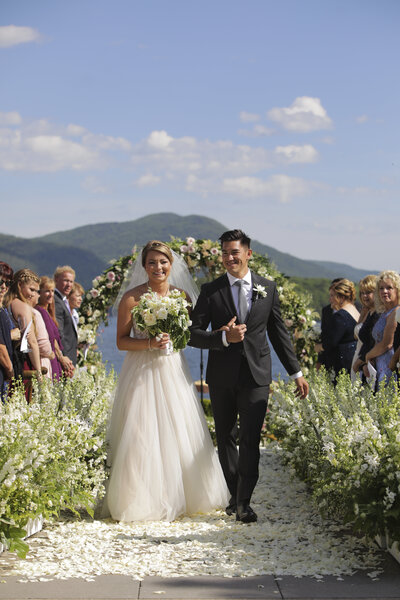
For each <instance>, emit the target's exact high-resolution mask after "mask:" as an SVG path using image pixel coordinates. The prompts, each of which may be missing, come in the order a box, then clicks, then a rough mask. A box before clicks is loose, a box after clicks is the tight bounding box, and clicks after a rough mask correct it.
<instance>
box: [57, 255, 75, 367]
mask: <svg viewBox="0 0 400 600" xmlns="http://www.w3.org/2000/svg"><path fill="white" fill-rule="evenodd" d="M54 281H55V286H56V287H55V290H54V303H55V307H56V319H57V323H58V328H59V330H60V336H61V342H62V345H63V348H64V351H63V353H64V355H65V356H67V357H68V358H69V359H70V361H71V363H72V367H75V365H76V360H77V350H78V333H77V330H76V327H75V324H74V319H73V317H72V314H71V309H70V306H69V303H68V295H69V294H70V292H71V290H72V286H73V283H74V281H75V271H74V270H73V268H72V267H69V266H67V265H66V266H63V267H57V269H56V270H55V273H54ZM65 374H66V375H67V376H68V377H69V376H71V369H69V370H68V371H66V372H65Z"/></svg>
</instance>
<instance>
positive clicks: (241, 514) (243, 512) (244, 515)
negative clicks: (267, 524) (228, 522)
mask: <svg viewBox="0 0 400 600" xmlns="http://www.w3.org/2000/svg"><path fill="white" fill-rule="evenodd" d="M236 521H241V522H242V523H255V522H256V521H257V515H256V513H255V512H254V510H253V509H252V508H251V506H250V504H238V507H237V511H236Z"/></svg>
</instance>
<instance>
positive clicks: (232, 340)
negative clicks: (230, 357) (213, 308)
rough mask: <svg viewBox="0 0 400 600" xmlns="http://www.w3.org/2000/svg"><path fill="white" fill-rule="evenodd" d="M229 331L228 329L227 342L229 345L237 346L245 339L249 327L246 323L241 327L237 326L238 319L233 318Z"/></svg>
mask: <svg viewBox="0 0 400 600" xmlns="http://www.w3.org/2000/svg"><path fill="white" fill-rule="evenodd" d="M227 327H228V329H226V330H225V331H226V334H225V335H226V341H227V342H228V343H229V344H237V343H238V342H242V341H243V339H244V334H245V333H246V331H247V325H245V324H244V323H243V324H241V325H236V317H233V319H232V320H231V321H229V323H228V326H227Z"/></svg>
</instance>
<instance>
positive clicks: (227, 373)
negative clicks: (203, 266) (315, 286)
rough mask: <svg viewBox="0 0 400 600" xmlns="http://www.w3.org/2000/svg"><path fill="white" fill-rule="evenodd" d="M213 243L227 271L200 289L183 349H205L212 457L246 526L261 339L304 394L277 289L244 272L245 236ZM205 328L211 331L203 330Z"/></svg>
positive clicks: (265, 366)
mask: <svg viewBox="0 0 400 600" xmlns="http://www.w3.org/2000/svg"><path fill="white" fill-rule="evenodd" d="M220 241H221V247H222V263H223V265H224V267H225V269H226V270H227V273H225V275H222V277H219V278H218V279H216V280H215V281H213V282H211V283H206V284H204V285H203V286H202V288H201V293H200V296H199V299H198V301H197V304H196V306H195V308H194V310H193V313H192V316H191V319H192V323H193V324H192V327H191V339H190V342H189V343H190V345H191V346H195V347H197V348H208V349H209V350H210V352H209V356H208V365H207V383H208V385H209V390H210V398H211V404H212V409H213V414H214V420H215V429H216V435H217V444H218V454H219V459H220V462H221V466H222V470H223V472H224V476H225V479H226V482H227V485H228V488H229V491H230V493H231V499H230V502H229V505H228V506H227V507H226V512H227V514H228V515H232V514H233V513H235V512H236V520H237V521H241V522H243V523H251V522H254V521H257V515H256V513H255V512H254V511H253V509H252V508H251V506H250V499H251V495H252V493H253V490H254V487H255V485H256V483H257V480H258V463H259V459H260V451H259V444H260V433H261V428H262V425H263V422H264V418H265V413H266V410H267V402H268V395H269V384H270V383H271V356H270V348H269V346H268V342H267V337H266V334H267V333H268V337H269V339H270V341H271V343H272V345H273V347H274V349H275V351H276V353H277V355H278V357H279V359H280V361H281V362H282V364H283V366H284V367H285V369H286V370H287V372H288V373H289V375H290V376H291V377H292V378H294V379H295V382H296V385H297V393H298V395H299V396H300V397H301V398H305V397H306V396H307V394H308V383H307V381H306V380H305V379H304V377H303V375H302V373H301V371H300V367H299V363H298V362H297V359H296V356H295V353H294V350H293V346H292V343H291V341H290V337H289V334H288V332H287V330H286V328H285V325H284V323H283V321H282V317H281V312H280V308H279V300H278V293H277V290H276V284H275V283H274V282H273V281H269V280H268V279H264V278H263V277H259V276H258V275H256V274H255V273H252V272H251V271H250V270H249V267H248V263H249V260H250V258H251V255H252V250H251V249H250V238H249V237H248V236H247V235H246V234H245V233H243V231H241V230H240V229H234V230H233V231H226V232H225V233H223V234H222V235H221V237H220ZM210 323H211V329H212V331H207V328H208V326H209V324H210ZM238 416H239V423H240V427H239V450H238V449H237V446H236V435H235V434H236V432H237V418H238Z"/></svg>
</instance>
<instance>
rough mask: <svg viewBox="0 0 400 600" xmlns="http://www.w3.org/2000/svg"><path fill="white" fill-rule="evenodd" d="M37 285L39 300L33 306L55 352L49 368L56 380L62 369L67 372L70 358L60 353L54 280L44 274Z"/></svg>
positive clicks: (69, 366) (70, 364)
mask: <svg viewBox="0 0 400 600" xmlns="http://www.w3.org/2000/svg"><path fill="white" fill-rule="evenodd" d="M39 287H40V292H39V300H38V304H37V305H36V307H35V308H36V309H37V310H38V311H39V312H40V314H41V315H42V318H43V321H44V324H45V326H46V329H47V333H48V336H49V340H50V344H51V348H52V350H53V352H54V354H55V356H54V358H53V359H52V360H51V370H52V374H53V379H56V380H58V379H61V377H62V373H63V371H65V372H66V373H68V371H69V370H70V369H71V366H72V363H71V361H70V359H69V358H68V357H67V356H64V355H63V353H62V350H63V346H62V343H61V337H60V331H59V329H58V324H57V321H56V310H55V306H54V280H53V279H51V278H50V277H46V276H44V277H41V278H40V284H39ZM72 372H73V371H72ZM71 374H72V373H71Z"/></svg>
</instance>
